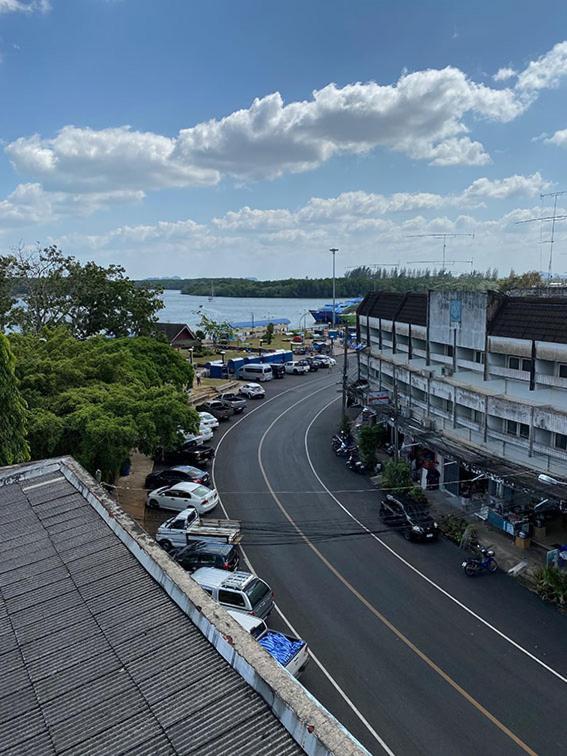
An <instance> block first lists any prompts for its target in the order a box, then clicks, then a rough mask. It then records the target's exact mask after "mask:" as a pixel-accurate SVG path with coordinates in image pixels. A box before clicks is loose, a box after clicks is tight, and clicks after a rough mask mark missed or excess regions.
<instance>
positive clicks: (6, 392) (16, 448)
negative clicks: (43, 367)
mask: <svg viewBox="0 0 567 756" xmlns="http://www.w3.org/2000/svg"><path fill="white" fill-rule="evenodd" d="M15 364H16V360H15V358H14V355H13V353H12V350H11V348H10V342H9V341H8V339H7V338H6V337H5V336H4V335H3V334H2V333H0V466H2V465H13V464H15V463H16V462H25V461H27V460H28V459H29V446H28V443H27V440H26V417H27V408H26V403H25V401H24V400H23V398H22V396H21V394H20V391H19V388H18V383H17V379H16V374H15Z"/></svg>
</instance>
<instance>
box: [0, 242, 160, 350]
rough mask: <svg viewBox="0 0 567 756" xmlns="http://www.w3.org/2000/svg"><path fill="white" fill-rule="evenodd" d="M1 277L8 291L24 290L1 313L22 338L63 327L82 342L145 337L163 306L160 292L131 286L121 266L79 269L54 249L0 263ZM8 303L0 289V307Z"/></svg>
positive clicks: (90, 264) (82, 266)
mask: <svg viewBox="0 0 567 756" xmlns="http://www.w3.org/2000/svg"><path fill="white" fill-rule="evenodd" d="M2 273H3V274H4V278H5V279H7V280H8V281H10V282H11V284H12V287H15V286H16V285H19V286H22V287H23V294H22V296H23V299H24V303H23V304H18V303H12V304H11V306H10V307H9V308H8V310H7V311H6V310H4V313H5V315H4V320H5V321H7V322H9V323H12V324H14V325H17V326H18V327H19V328H20V329H21V331H22V332H23V333H39V332H40V331H41V330H42V328H45V327H54V326H60V325H65V326H67V327H68V328H69V329H70V330H71V332H72V333H73V335H75V336H77V337H78V338H81V339H84V338H87V337H89V336H93V335H97V334H105V335H108V336H128V335H130V334H133V335H149V334H152V333H153V331H154V326H155V322H156V320H157V317H156V314H157V312H158V311H159V310H160V309H161V308H162V307H163V303H162V301H161V299H160V296H159V294H160V292H159V291H158V290H156V289H149V288H147V287H145V286H140V285H138V284H136V283H135V282H134V281H131V280H130V279H129V278H127V277H126V276H125V271H124V268H122V267H121V266H119V265H110V266H108V267H107V268H104V267H101V266H99V265H96V264H95V263H94V262H87V263H85V264H84V265H83V264H81V263H80V262H79V261H78V260H76V259H75V258H74V257H67V256H65V255H64V254H63V253H62V252H61V251H60V250H59V249H58V248H57V247H56V246H50V247H46V248H44V249H40V250H37V251H36V252H34V253H33V254H31V255H25V254H23V253H21V252H20V253H19V254H17V255H16V256H11V257H3V258H0V275H1V274H2ZM6 304H7V302H6V299H5V297H4V299H2V290H1V288H0V307H2V306H3V307H6Z"/></svg>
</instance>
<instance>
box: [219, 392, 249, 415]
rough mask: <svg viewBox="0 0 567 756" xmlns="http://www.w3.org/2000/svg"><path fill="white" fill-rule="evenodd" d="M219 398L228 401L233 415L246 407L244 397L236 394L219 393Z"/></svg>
mask: <svg viewBox="0 0 567 756" xmlns="http://www.w3.org/2000/svg"><path fill="white" fill-rule="evenodd" d="M219 399H220V400H221V401H223V402H228V403H229V404H230V406H231V407H232V409H233V410H234V414H235V415H240V413H241V412H242V411H243V410H245V409H246V399H244V398H243V397H242V396H239V395H238V394H234V393H228V394H221V395H220V397H219Z"/></svg>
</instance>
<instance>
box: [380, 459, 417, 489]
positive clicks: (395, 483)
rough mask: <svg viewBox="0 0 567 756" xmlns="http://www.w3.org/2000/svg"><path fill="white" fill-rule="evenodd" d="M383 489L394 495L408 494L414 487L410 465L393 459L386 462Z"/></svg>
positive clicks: (383, 473)
mask: <svg viewBox="0 0 567 756" xmlns="http://www.w3.org/2000/svg"><path fill="white" fill-rule="evenodd" d="M382 487H383V488H385V489H388V490H389V491H391V492H392V493H405V494H407V493H408V491H410V490H411V489H412V488H413V487H414V486H413V481H412V479H411V468H410V466H409V464H408V463H407V462H403V461H402V460H398V461H396V460H393V459H392V460H390V461H389V462H386V463H385V465H384V470H383V472H382Z"/></svg>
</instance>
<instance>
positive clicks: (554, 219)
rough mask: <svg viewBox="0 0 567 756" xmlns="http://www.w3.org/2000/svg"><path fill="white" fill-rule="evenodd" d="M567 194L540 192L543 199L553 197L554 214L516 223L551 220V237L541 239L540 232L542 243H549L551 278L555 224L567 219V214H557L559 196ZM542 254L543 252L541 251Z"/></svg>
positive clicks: (549, 274)
mask: <svg viewBox="0 0 567 756" xmlns="http://www.w3.org/2000/svg"><path fill="white" fill-rule="evenodd" d="M563 194H567V191H563V192H550V193H549V194H540V195H539V198H540V199H541V200H543V199H544V198H545V197H553V215H547V216H543V217H540V218H529V219H528V220H525V221H516V223H515V224H514V225H516V226H519V225H520V224H521V223H536V222H537V221H539V222H540V223H542V224H543V223H544V221H548V222H549V221H551V234H550V238H549V239H541V234H540V244H549V264H548V266H547V274H548V277H549V279H551V276H552V272H553V245H554V244H555V224H556V222H557V221H560V220H565V219H567V215H557V198H558V197H561V195H563ZM540 254H541V253H540Z"/></svg>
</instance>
